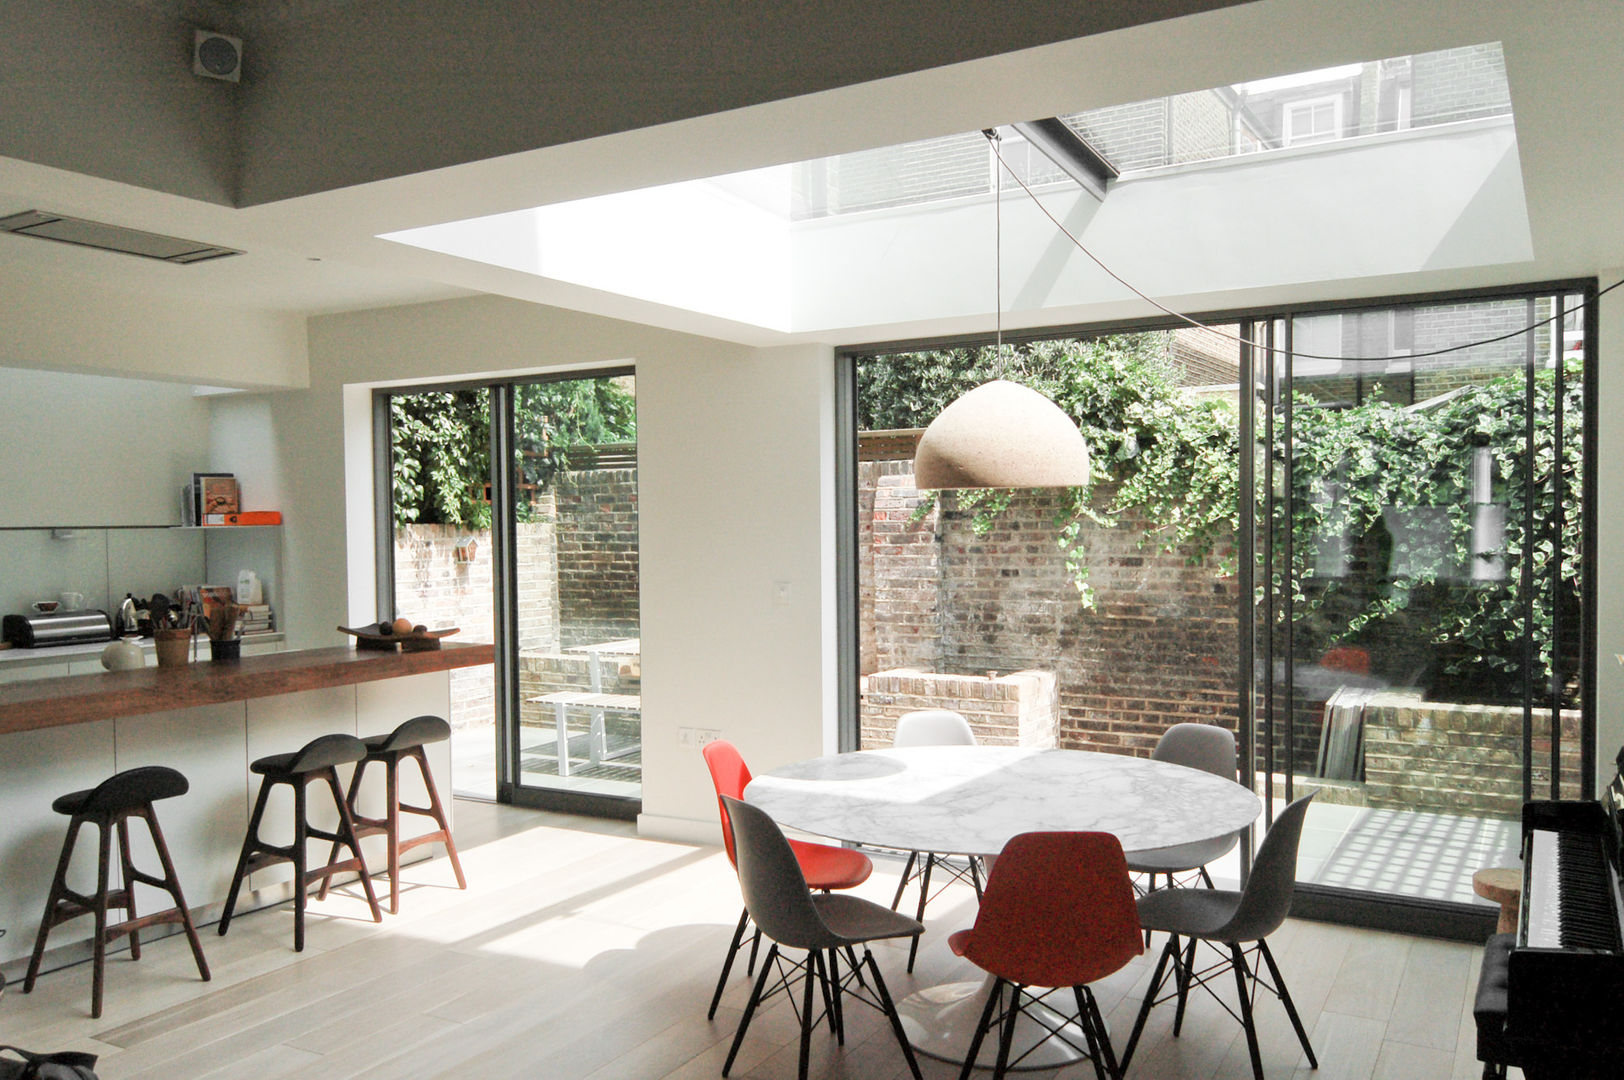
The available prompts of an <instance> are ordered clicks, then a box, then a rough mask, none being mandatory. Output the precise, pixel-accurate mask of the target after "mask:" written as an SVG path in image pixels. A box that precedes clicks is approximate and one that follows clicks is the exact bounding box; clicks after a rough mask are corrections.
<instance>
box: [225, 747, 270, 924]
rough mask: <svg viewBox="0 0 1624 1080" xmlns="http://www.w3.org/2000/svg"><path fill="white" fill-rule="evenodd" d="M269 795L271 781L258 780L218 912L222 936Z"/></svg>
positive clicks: (246, 869)
mask: <svg viewBox="0 0 1624 1080" xmlns="http://www.w3.org/2000/svg"><path fill="white" fill-rule="evenodd" d="M270 797H271V782H270V780H268V779H265V780H261V781H260V782H259V798H257V799H255V800H254V812H253V813H252V814H251V815H249V817H248V833H247V835H246V836H244V837H243V839H242V854H240V855H238V856H237V869H236V872H235V873H233V874H232V875H231V889H230V891H229V892H227V893H226V906H225V910H224V911H222V912H221V913H220V925H219V927H218V930H217V932H218V933H219V934H220V935H221V936H222V937H224V936H225V932H226V930H227V929H228V928H229V927H230V926H231V913H232V912H233V911H235V910H236V907H237V892H238V890H240V889H241V888H242V879H243V878H245V877H247V876H248V859H249V857H250V856H252V855H253V853H254V848H255V847H257V846H258V844H259V823H260V819H261V818H263V817H264V816H265V803H266V802H267V801H268V800H269V799H270Z"/></svg>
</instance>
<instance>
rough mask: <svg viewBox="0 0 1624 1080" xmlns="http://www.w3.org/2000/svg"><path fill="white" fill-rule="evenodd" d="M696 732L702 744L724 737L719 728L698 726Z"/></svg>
mask: <svg viewBox="0 0 1624 1080" xmlns="http://www.w3.org/2000/svg"><path fill="white" fill-rule="evenodd" d="M694 733H695V734H696V735H697V736H698V737H699V745H700V746H704V745H706V744H707V743H713V742H715V741H716V740H718V739H720V738H721V737H722V733H721V731H720V730H718V729H717V728H698V729H696V730H695V732H694Z"/></svg>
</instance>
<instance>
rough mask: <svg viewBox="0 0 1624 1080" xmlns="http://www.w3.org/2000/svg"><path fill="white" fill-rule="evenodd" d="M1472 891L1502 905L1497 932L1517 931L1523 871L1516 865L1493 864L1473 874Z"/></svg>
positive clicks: (1495, 929) (1508, 932) (1512, 932)
mask: <svg viewBox="0 0 1624 1080" xmlns="http://www.w3.org/2000/svg"><path fill="white" fill-rule="evenodd" d="M1472 891H1473V892H1475V893H1477V895H1479V896H1481V897H1482V898H1483V899H1485V900H1493V901H1494V902H1495V903H1496V904H1499V905H1500V922H1499V924H1498V925H1496V926H1495V928H1494V932H1495V933H1496V934H1515V933H1516V932H1517V910H1518V908H1520V907H1521V906H1522V871H1521V870H1519V869H1518V868H1517V867H1515V866H1491V867H1488V868H1487V869H1483V870H1479V871H1478V872H1477V873H1475V874H1473V875H1472Z"/></svg>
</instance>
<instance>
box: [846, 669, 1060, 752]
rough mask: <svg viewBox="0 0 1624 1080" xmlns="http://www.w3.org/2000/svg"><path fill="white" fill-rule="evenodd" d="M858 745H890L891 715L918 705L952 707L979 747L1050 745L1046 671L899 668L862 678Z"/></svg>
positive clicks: (1050, 685) (1054, 707)
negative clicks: (971, 672)
mask: <svg viewBox="0 0 1624 1080" xmlns="http://www.w3.org/2000/svg"><path fill="white" fill-rule="evenodd" d="M863 703H864V709H863V717H862V723H863V730H862V745H863V746H890V745H891V740H892V739H893V738H894V737H895V736H896V732H897V719H898V717H900V716H902V715H903V714H904V713H910V712H916V711H918V710H920V709H952V710H953V711H954V712H957V713H959V714H961V715H962V716H963V717H964V718H965V719H966V720H968V721H969V723H970V730H972V731H974V732H975V733H976V741H978V742H980V743H981V744H982V745H984V746H1037V747H1053V746H1056V745H1058V743H1059V724H1058V720H1059V714H1058V701H1057V700H1056V697H1055V678H1054V672H1052V671H1016V672H1011V673H1009V674H1007V675H996V676H995V675H944V674H941V673H940V672H933V671H915V670H912V669H909V668H899V669H893V670H890V671H876V672H874V673H873V674H872V675H869V676H867V677H866V678H865V679H864V680H863Z"/></svg>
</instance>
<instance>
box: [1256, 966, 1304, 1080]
mask: <svg viewBox="0 0 1624 1080" xmlns="http://www.w3.org/2000/svg"><path fill="white" fill-rule="evenodd" d="M1257 949H1258V955H1260V956H1262V957H1263V962H1264V963H1265V964H1267V965H1268V967H1269V977H1270V978H1271V979H1273V980H1274V985H1275V988H1276V989H1277V990H1279V991H1280V1004H1282V1005H1284V1006H1285V1007H1286V1015H1287V1016H1288V1017H1290V1018H1291V1026H1292V1028H1293V1029H1294V1030H1295V1031H1296V1032H1297V1041H1298V1042H1300V1043H1302V1044H1303V1053H1304V1054H1305V1055H1307V1057H1308V1067H1309V1068H1311V1069H1317V1068H1319V1061H1318V1059H1316V1058H1315V1057H1314V1048H1313V1047H1312V1046H1311V1045H1309V1042H1308V1032H1307V1031H1305V1030H1303V1021H1302V1018H1301V1017H1300V1016H1298V1015H1297V1006H1296V1005H1294V1004H1292V1001H1291V991H1290V990H1287V989H1286V980H1285V979H1283V978H1281V977H1280V966H1279V965H1278V964H1276V963H1275V962H1274V954H1273V953H1271V952H1270V951H1269V943H1268V942H1267V941H1262V940H1260V941H1259V942H1258V943H1257Z"/></svg>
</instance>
